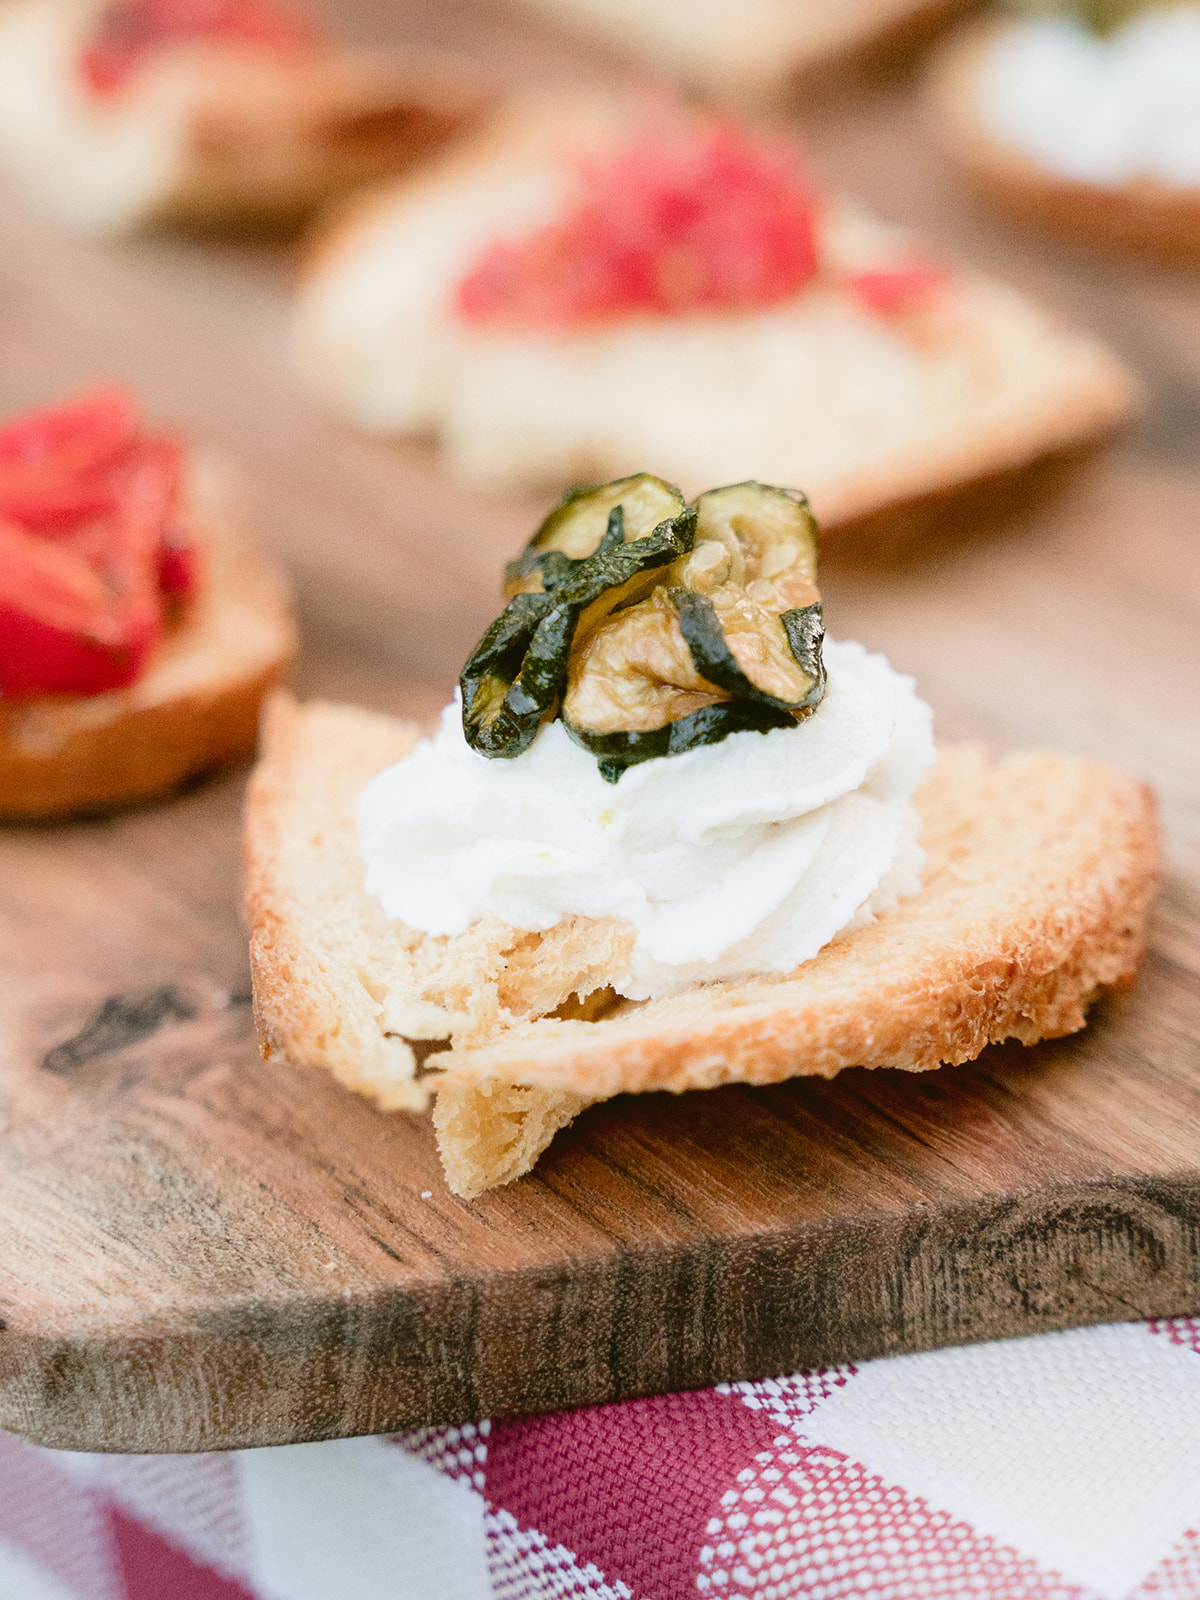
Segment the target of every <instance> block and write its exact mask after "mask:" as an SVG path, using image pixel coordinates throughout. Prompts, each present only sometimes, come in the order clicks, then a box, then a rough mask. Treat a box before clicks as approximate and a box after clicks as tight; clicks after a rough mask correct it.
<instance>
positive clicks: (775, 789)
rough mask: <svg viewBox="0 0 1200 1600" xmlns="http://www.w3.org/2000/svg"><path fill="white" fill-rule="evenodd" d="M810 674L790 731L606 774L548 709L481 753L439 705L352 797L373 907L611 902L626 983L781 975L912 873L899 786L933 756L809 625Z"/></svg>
mask: <svg viewBox="0 0 1200 1600" xmlns="http://www.w3.org/2000/svg"><path fill="white" fill-rule="evenodd" d="M825 660H826V666H827V669H828V674H829V684H828V689H827V692H826V695H825V698H824V700H823V701H822V702H821V704H820V706H818V707H817V709H816V710H815V711H814V712H813V713H812V715H811V716H809V717H808V718H806V719H805V720H804V721H803V722H800V723H798V724H797V725H796V726H795V727H794V728H785V729H776V730H774V731H772V732H770V733H766V734H762V733H739V734H734V735H733V736H731V737H730V738H728V739H726V740H724V741H723V742H722V743H721V744H717V745H711V746H707V747H704V748H701V749H697V750H692V751H689V752H687V753H686V754H684V755H679V756H672V757H670V758H664V759H658V760H654V761H647V762H645V763H643V764H642V765H641V766H637V767H632V768H630V769H629V770H628V771H627V772H626V773H625V774H624V775H623V776H622V777H621V779H620V781H619V782H618V783H616V784H611V783H606V782H605V781H604V779H603V778H601V776H600V773H599V770H598V768H597V765H596V762H595V759H594V758H593V757H592V756H591V755H589V754H588V753H587V752H586V751H584V750H583V749H581V748H580V747H579V746H578V745H576V744H575V743H573V742H572V740H571V739H570V737H569V735H568V734H567V733H566V731H565V729H564V728H563V726H562V724H561V723H560V722H554V723H551V724H549V725H548V726H546V727H544V728H543V729H542V730H541V732H540V733H539V734H538V737H537V738H536V739H535V741H534V743H533V744H532V745H531V747H530V748H529V749H528V750H527V751H526V752H525V753H524V754H523V755H521V756H518V757H517V758H516V759H514V760H489V759H487V758H486V757H484V756H481V755H479V754H478V753H477V752H475V751H474V750H472V749H470V747H469V746H468V745H467V743H466V741H465V740H464V738H463V734H462V726H461V713H460V707H459V705H458V704H457V703H454V704H452V705H450V706H447V708H446V710H445V712H444V713H443V717H442V724H441V727H440V729H439V731H438V732H437V734H436V735H435V736H434V738H433V739H431V740H428V741H426V742H424V743H422V744H421V745H420V746H418V748H417V750H416V751H415V752H414V753H413V754H412V755H411V756H410V757H408V759H407V760H405V761H402V762H399V763H398V764H397V765H395V766H393V767H389V768H388V769H387V770H386V771H385V772H382V773H380V775H379V776H378V777H377V778H375V779H374V780H373V781H372V783H371V784H370V785H368V787H367V789H366V790H365V792H364V794H363V796H362V799H361V801H360V804H359V811H358V822H359V837H360V840H361V844H362V849H363V854H364V856H365V858H366V863H367V871H366V884H367V889H368V892H370V893H371V894H374V895H377V896H378V898H379V900H380V901H381V902H382V904H383V907H384V910H385V911H386V912H387V914H388V915H389V916H390V917H393V918H396V919H398V920H400V921H403V922H404V923H406V924H407V925H408V926H409V927H412V928H416V929H419V930H421V931H422V932H424V933H429V934H458V933H462V932H464V931H465V930H466V929H467V928H468V927H470V926H471V924H472V923H474V922H477V921H479V920H480V919H481V918H483V917H485V916H495V917H498V918H500V919H501V920H502V921H504V922H507V923H509V924H510V925H511V926H513V927H516V928H522V929H545V928H550V927H552V926H554V924H555V923H557V922H558V921H559V920H560V919H561V918H563V917H566V916H570V915H578V916H585V917H616V918H620V919H621V920H623V921H625V922H628V923H629V924H631V925H632V927H633V928H634V930H635V932H636V938H635V940H634V944H633V950H632V956H631V960H630V967H629V971H628V972H626V973H622V974H619V975H617V976H616V978H615V979H614V983H613V987H614V988H615V989H616V990H617V991H618V993H620V994H623V995H626V996H628V997H629V998H630V999H648V998H651V997H655V996H659V995H665V994H672V993H675V992H676V991H677V990H679V989H682V988H685V987H686V986H687V985H689V984H692V983H696V982H702V981H706V980H712V979H718V978H735V977H742V976H748V975H750V974H752V973H762V972H789V971H791V970H792V969H793V968H794V967H796V966H798V965H799V964H800V963H801V962H802V961H807V960H810V959H811V958H812V957H813V956H815V955H816V954H817V952H818V950H820V949H821V948H822V946H823V945H825V944H828V943H829V941H830V940H831V939H833V938H834V937H835V936H836V935H837V934H838V933H840V932H842V931H843V930H845V929H846V928H848V927H850V926H851V925H857V923H858V922H859V921H860V920H863V919H865V918H867V917H869V916H870V915H872V914H873V913H875V912H877V911H880V910H883V909H886V908H887V907H889V906H891V905H894V904H895V903H896V901H897V900H899V899H900V898H901V897H903V896H905V895H910V894H915V893H916V891H917V889H919V887H920V882H921V868H922V865H923V862H924V856H923V854H922V851H921V849H920V846H919V844H918V842H917V834H918V819H917V813H916V809H915V807H914V805H913V800H912V796H913V792H914V790H915V789H916V787H917V785H918V784H919V782H920V781H921V778H922V777H923V776H924V774H925V773H926V771H927V770H928V768H929V767H930V765H931V764H932V762H933V755H934V752H933V734H932V717H931V713H930V711H929V708H928V706H926V705H925V704H924V702H923V701H921V700H920V699H919V698H918V697H917V694H916V689H915V685H914V683H913V680H912V679H911V678H907V677H904V676H902V675H901V674H899V673H897V672H895V671H893V669H892V668H891V666H889V664H888V662H887V661H886V660H885V659H884V658H883V657H882V656H878V655H870V654H868V652H867V651H866V650H864V649H863V647H862V646H861V645H858V644H853V643H835V642H834V641H831V640H827V641H826V645H825Z"/></svg>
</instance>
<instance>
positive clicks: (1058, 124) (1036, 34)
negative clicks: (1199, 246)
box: [980, 5, 1200, 188]
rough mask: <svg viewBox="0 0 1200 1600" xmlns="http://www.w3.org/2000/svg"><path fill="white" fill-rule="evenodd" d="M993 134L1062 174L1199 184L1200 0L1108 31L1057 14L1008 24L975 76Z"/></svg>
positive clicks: (1087, 179) (1089, 179)
mask: <svg viewBox="0 0 1200 1600" xmlns="http://www.w3.org/2000/svg"><path fill="white" fill-rule="evenodd" d="M980 110H981V112H982V114H983V116H984V118H985V120H986V122H987V124H988V126H989V128H990V129H991V131H992V132H993V133H994V134H995V136H996V137H997V138H999V139H1001V140H1003V141H1004V142H1005V143H1006V144H1009V145H1012V146H1014V147H1015V148H1016V149H1018V150H1021V151H1023V152H1024V154H1026V155H1028V156H1031V157H1032V158H1033V159H1034V160H1035V161H1037V162H1038V163H1040V164H1041V165H1042V166H1044V167H1047V168H1049V169H1050V171H1052V172H1056V173H1059V174H1060V175H1061V176H1062V177H1064V178H1074V179H1077V180H1079V181H1081V182H1083V183H1095V184H1101V185H1109V186H1118V185H1123V184H1127V183H1130V182H1133V181H1134V180H1136V179H1138V178H1156V179H1158V180H1159V181H1161V182H1162V183H1166V184H1171V185H1174V186H1176V187H1180V188H1191V187H1194V186H1196V185H1198V184H1200V6H1196V5H1176V6H1167V7H1163V8H1162V9H1156V10H1152V11H1148V12H1146V13H1145V14H1144V15H1142V16H1139V17H1135V18H1134V20H1133V21H1132V22H1128V23H1126V24H1125V26H1124V27H1122V28H1119V29H1117V31H1116V32H1115V33H1113V34H1112V35H1111V36H1109V37H1108V38H1098V37H1096V36H1095V35H1094V34H1092V33H1090V32H1089V31H1088V30H1087V29H1086V28H1084V27H1083V26H1082V25H1081V24H1079V23H1075V22H1070V21H1066V20H1063V19H1059V18H1046V19H1038V20H1035V21H1031V22H1026V23H1022V24H1020V25H1019V26H1015V27H1012V28H1007V29H1005V30H1004V32H1003V33H1001V34H1000V35H998V36H997V38H996V40H995V42H994V44H993V45H992V48H991V50H990V52H989V54H988V56H987V58H986V61H985V64H984V69H983V72H982V74H981V80H980Z"/></svg>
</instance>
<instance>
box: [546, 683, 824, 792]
mask: <svg viewBox="0 0 1200 1600" xmlns="http://www.w3.org/2000/svg"><path fill="white" fill-rule="evenodd" d="M795 725H796V719H795V717H794V716H792V715H791V714H790V713H789V712H787V711H780V710H778V709H777V708H776V707H774V706H766V705H758V704H754V703H752V702H748V701H737V700H734V701H727V702H725V703H723V704H722V705H717V706H705V707H704V708H703V709H702V710H700V711H693V712H691V713H690V715H688V716H686V717H679V718H678V719H677V720H676V721H675V722H668V723H667V725H666V726H665V727H663V728H654V729H652V730H650V731H649V732H646V733H598V734H597V733H585V732H584V731H583V730H582V729H580V728H575V727H573V726H572V725H571V723H570V722H568V721H567V719H566V718H565V717H564V718H563V726H564V727H565V728H566V730H567V732H568V733H569V734H570V736H571V738H572V739H574V740H575V742H576V744H579V745H582V746H583V748H584V749H585V750H587V751H589V752H590V754H592V755H594V756H595V757H596V758H597V764H598V765H599V768H600V776H601V777H602V778H603V779H604V780H605V782H606V783H616V782H617V780H618V779H619V778H620V776H621V774H622V773H623V772H626V771H627V770H628V769H629V768H630V767H635V766H637V765H638V764H639V763H640V762H642V761H650V760H653V759H654V757H656V756H678V755H682V754H683V753H684V751H685V750H698V749H699V748H700V746H701V745H706V744H720V743H721V741H722V740H723V739H727V738H728V737H729V735H730V734H731V733H769V732H770V731H771V729H772V728H794V727H795Z"/></svg>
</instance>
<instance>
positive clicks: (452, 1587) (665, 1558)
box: [0, 1318, 1200, 1600]
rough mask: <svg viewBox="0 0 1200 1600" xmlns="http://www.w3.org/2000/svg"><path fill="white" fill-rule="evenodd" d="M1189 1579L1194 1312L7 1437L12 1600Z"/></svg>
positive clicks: (1195, 1540)
mask: <svg viewBox="0 0 1200 1600" xmlns="http://www.w3.org/2000/svg"><path fill="white" fill-rule="evenodd" d="M697 1595H701V1596H718V1595H720V1596H729V1597H731V1600H732V1597H736V1596H749V1595H753V1596H757V1597H761V1600H785V1597H796V1600H801V1597H803V1600H842V1597H848V1596H869V1597H871V1600H927V1597H938V1600H943V1597H944V1600H966V1597H970V1600H1200V1319H1197V1320H1192V1319H1188V1318H1178V1319H1175V1320H1173V1321H1169V1322H1157V1323H1154V1322H1152V1323H1122V1324H1116V1325H1113V1326H1110V1327H1102V1328H1084V1329H1078V1330H1075V1331H1073V1332H1070V1333H1059V1334H1049V1335H1045V1336H1043V1337H1040V1338H1036V1339H1022V1340H1014V1341H1010V1342H1006V1343H999V1344H988V1345H974V1346H969V1347H966V1348H964V1349H957V1350H942V1351H938V1352H935V1353H933V1354H930V1355H918V1356H899V1357H895V1358H893V1359H890V1360H885V1361H870V1362H864V1363H862V1364H861V1365H859V1366H848V1367H839V1368H836V1369H832V1370H829V1371H823V1372H805V1373H798V1374H796V1375H794V1376H792V1377H786V1378H777V1379H770V1380H766V1381H763V1382H760V1383H735V1384H729V1385H721V1386H720V1387H719V1388H716V1389H710V1390H705V1391H701V1392H698V1393H694V1394H680V1395H667V1396H664V1397H661V1398H658V1399H652V1400H639V1401H632V1402H628V1403H626V1404H622V1405H610V1406H599V1407H596V1408H593V1409H591V1410H585V1411H574V1412H561V1413H558V1414H557V1415H553V1416H546V1417H533V1418H525V1419H522V1420H516V1421H494V1422H491V1423H487V1422H483V1423H479V1424H477V1425H474V1426H467V1427H460V1428H431V1429H426V1430H422V1431H420V1432H417V1433H410V1434H404V1435H400V1436H397V1437H393V1438H378V1439H350V1440H342V1441H338V1442H335V1443H330V1444H312V1445H290V1446H285V1447H283V1448H280V1449H273V1450H246V1451H242V1452H239V1453H235V1454H228V1455H203V1456H99V1455H72V1454H68V1453H58V1452H54V1451H49V1450H42V1449H38V1448H36V1447H34V1446H32V1445H28V1444H24V1443H22V1442H20V1441H18V1440H16V1439H10V1438H5V1437H3V1436H0V1597H2V1600H248V1597H256V1600H488V1597H492V1596H495V1597H496V1600H567V1597H570V1600H617V1597H618V1596H619V1597H621V1600H685V1597H695V1596H697Z"/></svg>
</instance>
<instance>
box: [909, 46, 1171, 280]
mask: <svg viewBox="0 0 1200 1600" xmlns="http://www.w3.org/2000/svg"><path fill="white" fill-rule="evenodd" d="M1005 26H1008V27H1013V26H1019V24H1013V23H1009V24H1004V23H996V22H989V23H982V24H977V25H973V26H971V27H969V28H965V29H963V30H962V31H961V32H960V33H959V34H958V35H957V36H956V37H955V38H953V39H951V40H950V41H948V42H947V44H946V45H945V46H943V48H942V49H941V50H940V51H939V52H938V54H937V55H936V57H935V58H934V61H933V63H932V65H931V67H930V72H929V77H928V80H927V84H926V98H927V100H928V103H929V106H930V109H931V112H932V115H933V117H934V119H935V125H936V129H937V132H938V135H939V137H940V141H941V143H942V145H943V147H944V149H945V151H946V154H947V155H948V157H949V158H950V159H951V160H952V161H953V162H954V163H955V164H956V165H957V166H958V167H959V169H960V170H961V171H962V172H964V173H965V174H966V176H967V177H968V178H969V179H970V180H971V181H972V182H973V183H974V184H975V185H976V186H977V187H978V188H979V189H980V190H981V191H982V192H983V193H984V194H986V195H987V197H988V198H989V199H991V200H994V201H995V202H996V203H997V204H999V205H1002V206H1004V207H1005V208H1006V209H1007V210H1008V211H1010V212H1012V213H1013V214H1014V215H1015V216H1018V217H1021V218H1023V219H1024V220H1025V221H1027V222H1031V223H1033V224H1034V225H1035V226H1038V227H1042V228H1046V229H1049V230H1051V231H1053V232H1055V233H1058V234H1062V235H1064V236H1066V237H1067V238H1069V239H1071V240H1072V241H1073V242H1074V243H1091V244H1096V245H1118V246H1121V247H1122V248H1130V249H1134V250H1139V251H1142V252H1144V253H1146V254H1149V255H1152V256H1157V257H1160V258H1162V259H1165V260H1172V261H1196V260H1200V188H1182V187H1177V186H1174V185H1171V184H1166V183H1162V182H1160V181H1158V180H1156V179H1154V178H1150V177H1145V178H1139V179H1138V180H1137V181H1136V182H1135V183H1127V184H1115V185H1112V186H1111V187H1106V186H1104V185H1101V184H1097V183H1084V182H1081V181H1078V180H1076V179H1073V178H1065V177H1062V176H1061V175H1060V174H1058V173H1056V172H1053V171H1051V170H1050V168H1049V167H1044V166H1042V165H1041V163H1040V162H1038V161H1035V160H1034V159H1033V158H1032V157H1031V156H1028V155H1026V154H1025V153H1024V152H1023V151H1021V150H1018V149H1017V148H1016V147H1015V146H1014V145H1010V144H1006V143H1005V142H1004V141H1003V140H1001V139H999V138H998V137H997V136H996V135H995V134H994V133H993V132H992V131H991V129H990V128H989V127H988V126H987V124H986V122H985V121H984V117H983V114H982V111H981V109H980V94H979V80H980V74H981V71H982V69H983V65H984V60H985V57H986V55H987V52H988V50H989V49H990V48H991V46H992V45H993V44H994V42H995V40H996V39H997V37H998V36H999V34H1000V33H1001V32H1002V30H1003V29H1004V27H1005Z"/></svg>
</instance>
